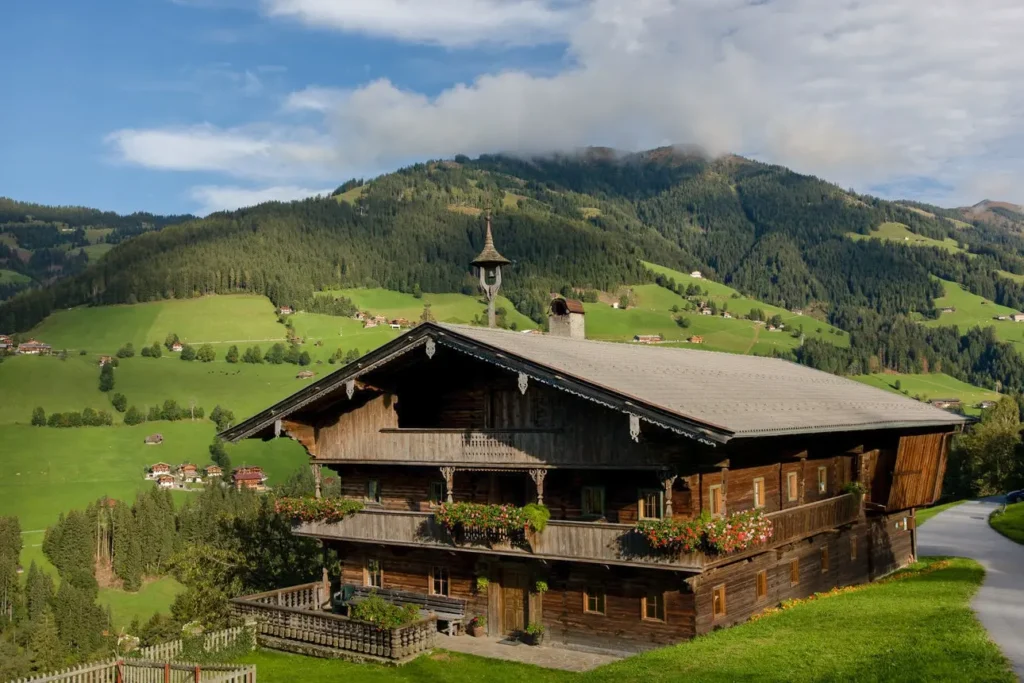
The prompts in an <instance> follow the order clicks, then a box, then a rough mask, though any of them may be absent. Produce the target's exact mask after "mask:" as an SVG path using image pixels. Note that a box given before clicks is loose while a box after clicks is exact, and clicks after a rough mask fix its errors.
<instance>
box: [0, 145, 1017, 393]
mask: <svg viewBox="0 0 1024 683" xmlns="http://www.w3.org/2000/svg"><path fill="white" fill-rule="evenodd" d="M485 211H486V212H490V213H492V215H493V223H494V231H495V239H496V242H497V246H498V249H499V250H500V251H501V252H502V253H503V254H504V255H505V256H506V257H508V258H510V259H512V260H513V262H514V265H513V267H512V268H511V269H510V271H509V272H508V273H507V276H506V278H505V283H504V289H503V291H504V292H505V293H506V294H507V296H508V298H509V299H510V300H511V301H512V302H513V304H514V305H515V306H516V308H517V309H518V310H519V311H521V312H522V313H524V314H526V315H528V316H530V317H531V318H533V319H534V320H537V321H541V320H542V319H543V314H544V310H545V307H546V302H547V301H548V299H549V296H550V293H551V292H556V291H571V290H577V291H581V290H601V291H609V290H614V289H615V288H616V287H618V286H619V285H622V284H640V283H647V282H651V281H652V280H653V279H654V275H653V274H652V273H651V272H650V271H649V270H648V269H646V268H645V267H643V265H642V264H641V261H643V260H646V261H650V262H654V263H657V264H660V265H663V266H667V267H670V268H674V269H676V270H679V271H682V272H690V271H691V270H701V271H703V272H705V274H706V275H708V276H709V277H710V278H711V279H712V280H714V281H717V282H722V283H725V284H729V285H731V286H733V287H735V288H736V289H738V290H740V291H741V292H743V293H744V294H746V295H749V296H751V297H753V298H756V299H760V300H763V301H766V302H768V303H771V304H774V305H778V306H782V307H785V308H788V309H797V308H799V309H806V310H812V311H816V312H817V314H818V315H821V316H824V317H826V318H827V319H828V320H829V322H831V323H833V324H835V325H837V326H838V327H841V328H843V329H845V330H847V331H849V332H851V347H850V348H849V349H840V348H837V347H832V346H831V345H829V344H827V343H825V342H820V343H817V342H816V343H814V344H810V343H809V344H807V345H806V346H805V347H804V348H802V349H800V350H798V351H797V353H796V355H797V356H798V357H799V358H800V360H802V361H803V362H809V363H815V364H818V365H820V366H822V367H826V368H829V369H833V370H835V371H842V372H854V371H856V372H867V371H870V370H873V369H877V368H891V369H894V370H899V371H903V372H914V371H915V368H920V367H922V366H923V365H926V366H932V367H933V366H934V365H935V363H939V364H942V365H944V367H945V368H946V371H947V372H949V373H950V374H952V375H954V376H957V377H958V378H960V379H968V378H971V381H975V382H979V383H982V384H983V385H985V386H990V385H992V384H994V383H995V382H1000V383H1002V384H1004V385H1005V386H1022V387H1024V362H1021V360H1020V358H1019V356H1017V355H1016V352H1015V351H1013V349H1004V348H1003V347H1002V346H1000V342H998V341H996V340H995V339H994V337H993V338H991V339H989V338H987V337H984V336H979V337H972V336H970V335H971V333H969V332H968V333H966V334H964V335H963V336H961V335H960V333H959V332H958V331H956V330H955V329H954V328H951V327H940V328H934V329H925V328H924V327H922V326H920V325H918V324H917V323H916V322H915V320H916V319H917V318H920V316H925V317H936V316H937V315H938V314H937V312H936V311H935V306H934V299H935V297H938V296H941V295H942V294H943V286H942V284H941V283H940V282H939V281H938V279H937V278H941V279H942V280H946V281H949V282H953V283H956V284H959V285H960V286H962V287H963V288H964V289H966V290H968V291H970V292H973V293H975V294H977V295H978V296H981V297H984V298H985V299H987V300H992V301H995V302H997V303H999V304H1001V305H1004V306H1008V307H1011V308H1014V309H1018V310H1019V309H1021V308H1024V284H1022V283H1021V282H1019V281H1017V280H1016V279H1014V276H1024V258H1022V256H1021V254H1024V236H1021V235H1017V234H1013V233H1012V232H1010V231H1008V230H1005V229H999V230H997V229H996V228H995V227H993V226H991V225H988V224H986V223H982V222H978V223H976V224H972V223H968V222H966V221H964V220H961V218H958V216H960V217H962V214H960V213H958V212H956V211H953V210H947V209H941V208H939V207H928V206H926V205H918V204H913V203H909V202H889V201H883V200H881V199H878V198H875V197H870V196H866V195H858V194H855V193H852V192H849V191H846V190H843V189H841V188H839V187H838V186H836V185H834V184H831V183H828V182H826V181H824V180H822V179H819V178H815V177H812V176H806V175H801V174H798V173H794V172H793V171H791V170H789V169H786V168H783V167H780V166H774V165H769V164H763V163H759V162H755V161H751V160H748V159H744V158H742V157H738V156H726V157H721V158H718V159H708V158H706V157H703V156H701V155H700V154H698V153H696V152H694V151H692V150H679V149H676V148H660V149H656V150H649V151H646V152H641V153H635V154H623V153H618V152H616V151H614V150H609V149H604V148H600V149H590V150H585V151H584V152H582V153H580V154H575V155H554V156H548V157H543V158H534V159H524V158H517V157H511V156H505V155H485V156H481V157H479V158H477V159H470V158H468V157H465V156H457V157H455V159H454V160H449V161H434V162H429V163H422V164H417V165H414V166H410V167H408V168H404V169H401V170H399V171H396V172H394V173H391V174H387V175H384V176H381V177H379V178H375V179H373V180H371V181H369V182H363V181H360V180H353V181H349V182H347V183H345V184H344V185H342V186H340V187H339V188H338V189H337V190H336V192H335V193H334V194H333V195H332V196H331V197H328V198H315V199H308V200H305V201H300V202H292V203H280V202H271V203H267V204H263V205H260V206H256V207H253V208H248V209H242V210H238V211H233V212H225V213H218V214H213V215H211V216H209V217H207V218H205V219H201V220H198V219H194V220H186V221H185V222H183V223H181V224H180V225H173V226H169V227H166V228H164V229H163V230H159V231H151V232H146V233H144V234H140V235H138V236H135V237H133V238H132V239H130V240H127V241H125V242H123V243H122V244H120V245H118V246H116V247H115V248H113V249H112V250H111V251H109V252H108V253H107V254H106V255H105V256H104V257H103V258H102V259H101V260H99V261H98V262H95V263H91V264H86V265H85V266H84V267H83V269H82V270H81V272H79V273H77V274H75V275H74V276H72V277H69V278H66V279H63V280H60V281H58V282H56V283H54V284H52V285H50V286H48V287H45V288H43V289H40V290H37V291H30V292H27V293H23V294H21V295H19V296H17V297H15V298H14V299H13V300H11V301H9V302H7V303H5V304H3V305H0V329H3V330H25V329H28V328H30V327H31V326H33V325H34V324H36V323H37V322H38V321H40V320H41V319H42V318H44V317H45V316H46V315H48V314H49V313H50V312H51V311H52V310H54V309H56V308H66V307H71V306H77V305H82V304H114V303H132V302H137V301H153V300H158V299H163V298H187V297H193V296H197V295H202V294H208V293H229V292H252V293H258V294H264V295H267V296H268V297H270V299H271V300H272V301H274V302H275V303H276V304H279V305H281V304H287V305H298V306H300V307H302V306H303V305H305V304H306V303H308V302H311V301H312V295H313V292H314V291H315V290H330V289H340V288H344V287H353V286H356V287H358V286H370V287H374V286H377V287H383V288H386V289H390V290H397V291H401V292H413V291H416V290H417V289H418V290H421V291H427V292H465V293H471V292H474V291H475V288H476V284H475V281H474V279H473V278H472V276H471V275H470V274H469V272H468V264H469V262H470V261H471V260H472V258H473V256H475V254H476V253H477V252H478V251H479V250H480V249H481V247H482V246H483V244H482V242H483V229H482V228H483V218H482V214H483V213H484V212H485ZM883 225H885V226H890V228H891V226H897V227H898V228H899V231H903V232H902V234H906V235H911V234H912V235H915V236H917V237H919V238H920V239H917V240H915V241H910V240H909V239H908V240H904V241H894V240H892V239H889V240H885V239H868V238H869V237H873V236H875V235H877V233H876V231H877V230H878V229H879V228H880V226H883ZM887 234H896V233H894V232H893V231H892V230H891V229H890V231H889V233H887ZM851 236H853V237H857V236H861V237H862V238H861V239H851ZM933 244H939V245H948V248H931V247H930V246H929V245H933ZM1020 279H1021V280H1024V277H1020ZM665 284H669V283H665ZM318 299H322V297H318ZM968 350H969V351H970V353H967V352H968ZM1006 358H1009V359H1010V360H1006Z"/></svg>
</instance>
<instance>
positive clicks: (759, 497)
mask: <svg viewBox="0 0 1024 683" xmlns="http://www.w3.org/2000/svg"><path fill="white" fill-rule="evenodd" d="M754 507H756V508H763V507H764V477H758V478H757V479H755V480H754Z"/></svg>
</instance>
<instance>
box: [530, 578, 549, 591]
mask: <svg viewBox="0 0 1024 683" xmlns="http://www.w3.org/2000/svg"><path fill="white" fill-rule="evenodd" d="M533 589H534V590H535V591H537V592H538V593H541V594H543V593H547V592H548V582H547V581H538V582H537V583H536V584H534V586H533Z"/></svg>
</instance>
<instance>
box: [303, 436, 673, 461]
mask: <svg viewBox="0 0 1024 683" xmlns="http://www.w3.org/2000/svg"><path fill="white" fill-rule="evenodd" d="M318 448H319V453H318V455H317V457H316V461H317V462H322V463H380V464H386V463H401V464H410V463H415V464H418V465H420V464H422V465H438V466H440V465H451V466H455V467H460V468H467V469H472V468H473V467H487V468H503V467H505V468H528V467H550V466H580V465H595V466H612V465H615V464H621V460H620V458H621V457H622V450H623V448H625V449H627V450H628V451H629V453H628V456H629V458H630V462H631V463H633V464H634V465H646V466H658V465H663V464H664V463H665V462H666V456H665V455H664V454H661V453H659V452H658V451H657V450H656V449H650V448H649V447H648V446H647V445H645V444H632V443H631V444H629V445H627V446H624V447H613V446H612V445H611V442H610V441H609V440H608V439H599V438H598V435H597V434H591V435H586V436H582V437H581V436H580V435H579V434H575V435H568V434H566V433H565V432H564V431H563V430H561V429H473V430H467V429H433V428H432V429H406V428H402V429H398V428H392V427H385V428H382V429H379V430H375V431H373V432H367V433H365V434H360V435H358V436H357V437H355V438H352V437H347V438H344V439H341V438H337V439H335V438H333V437H331V436H329V435H325V436H324V438H323V441H322V443H321V444H320V445H319V446H318Z"/></svg>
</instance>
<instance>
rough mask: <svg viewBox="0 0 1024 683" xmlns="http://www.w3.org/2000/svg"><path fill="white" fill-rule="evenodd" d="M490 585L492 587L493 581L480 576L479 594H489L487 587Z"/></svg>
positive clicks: (477, 589)
mask: <svg viewBox="0 0 1024 683" xmlns="http://www.w3.org/2000/svg"><path fill="white" fill-rule="evenodd" d="M490 585H491V580H490V579H488V578H487V577H486V576H478V577H476V592H477V593H485V592H487V587H488V586H490Z"/></svg>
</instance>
